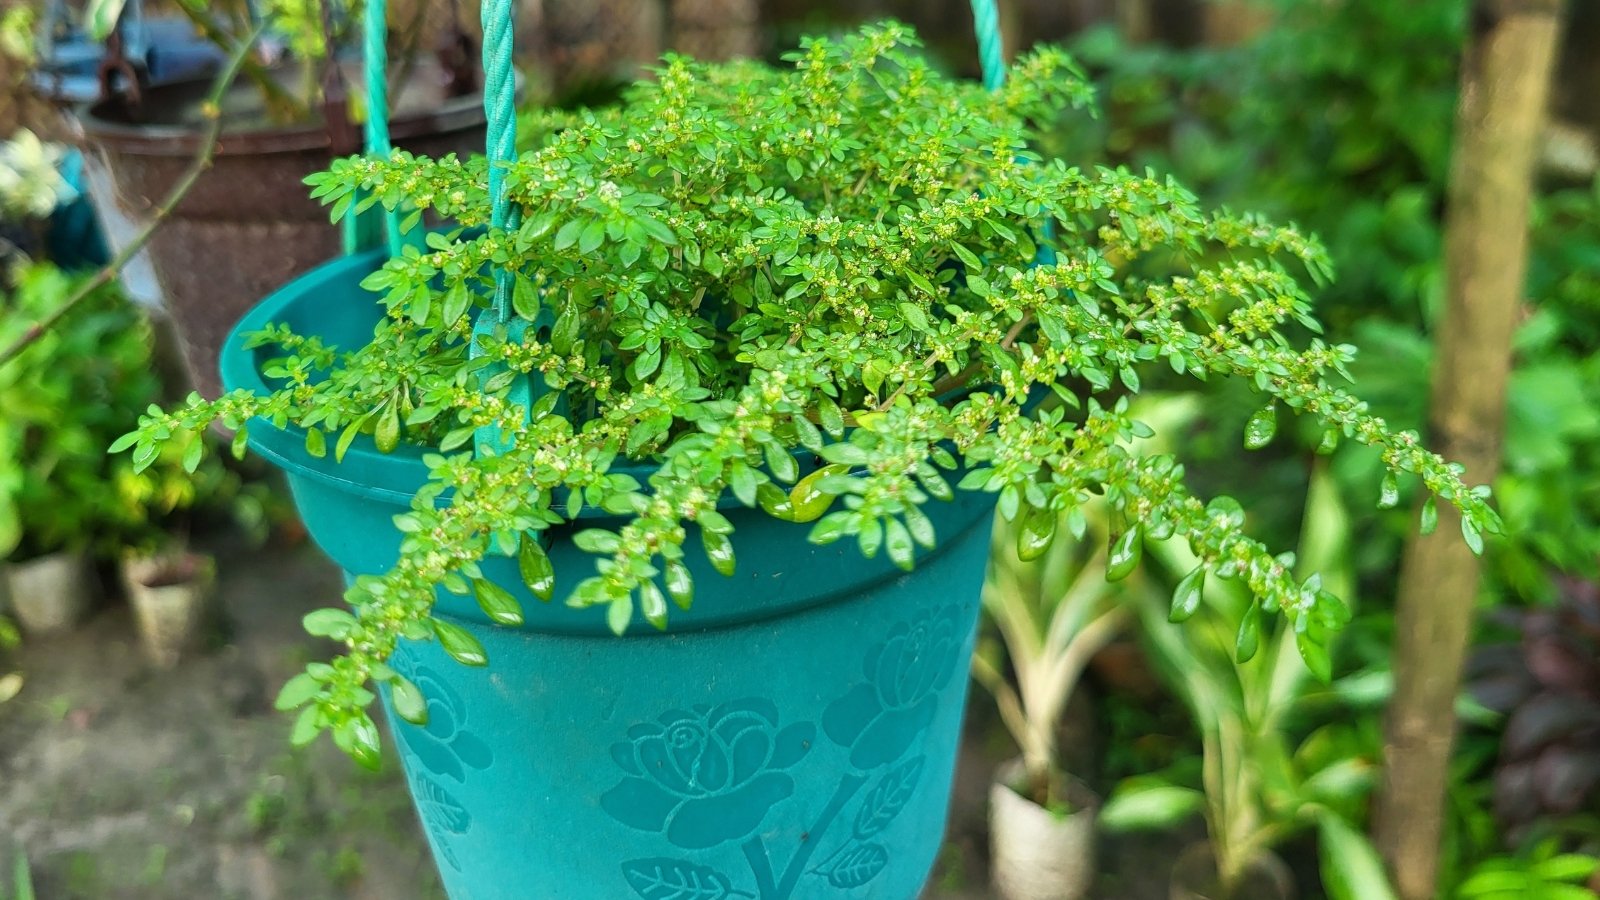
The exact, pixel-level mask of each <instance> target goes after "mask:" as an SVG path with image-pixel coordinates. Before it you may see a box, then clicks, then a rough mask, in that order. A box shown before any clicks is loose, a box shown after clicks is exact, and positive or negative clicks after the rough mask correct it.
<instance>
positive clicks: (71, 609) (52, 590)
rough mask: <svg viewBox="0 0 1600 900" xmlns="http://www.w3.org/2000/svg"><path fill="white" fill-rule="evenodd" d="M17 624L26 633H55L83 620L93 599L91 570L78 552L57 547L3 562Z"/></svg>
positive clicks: (93, 585)
mask: <svg viewBox="0 0 1600 900" xmlns="http://www.w3.org/2000/svg"><path fill="white" fill-rule="evenodd" d="M5 578H6V587H7V589H8V590H9V591H10V594H11V611H12V612H14V613H15V614H16V617H17V624H18V625H21V626H22V630H23V631H26V632H27V633H29V634H36V635H43V634H57V633H60V632H63V631H67V630H69V629H71V628H72V626H74V625H76V624H78V623H79V622H81V621H83V617H84V616H85V615H86V614H87V613H88V612H89V607H90V606H91V605H93V603H94V595H95V583H94V574H93V572H91V571H90V569H89V561H88V559H87V558H86V557H84V555H83V554H81V553H74V552H71V551H60V552H57V553H49V554H46V555H44V556H40V557H37V558H35V559H31V560H28V561H27V562H13V563H6V564H5Z"/></svg>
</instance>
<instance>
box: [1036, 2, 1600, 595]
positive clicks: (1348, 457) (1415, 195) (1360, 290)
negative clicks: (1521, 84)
mask: <svg viewBox="0 0 1600 900" xmlns="http://www.w3.org/2000/svg"><path fill="white" fill-rule="evenodd" d="M1264 2H1270V5H1271V6H1272V7H1273V9H1274V13H1275V17H1276V18H1275V24H1274V25H1273V26H1272V27H1270V28H1268V29H1266V30H1265V31H1263V32H1262V34H1261V35H1260V36H1259V37H1258V38H1256V39H1255V40H1253V41H1252V42H1250V43H1247V44H1245V45H1243V46H1240V47H1235V48H1224V49H1218V48H1197V49H1192V50H1173V49H1168V48H1161V47H1153V46H1137V45H1130V44H1128V43H1126V42H1124V41H1123V40H1122V39H1121V38H1120V37H1119V36H1118V35H1117V34H1116V33H1115V32H1114V31H1111V30H1095V31H1091V32H1087V33H1085V34H1084V35H1083V36H1081V37H1080V39H1079V40H1078V42H1077V44H1076V46H1075V47H1074V49H1075V51H1076V52H1077V54H1078V55H1079V57H1080V59H1082V60H1083V61H1084V62H1085V64H1086V65H1088V66H1089V67H1090V68H1091V69H1092V70H1094V71H1095V73H1096V76H1097V79H1096V80H1097V81H1098V82H1099V83H1100V84H1101V85H1103V98H1104V106H1105V109H1106V115H1105V117H1104V118H1103V119H1102V120H1101V122H1100V123H1099V124H1098V126H1097V127H1096V128H1093V129H1090V130H1087V131H1086V130H1084V129H1082V128H1081V127H1078V128H1074V129H1073V130H1072V131H1070V132H1069V131H1065V130H1064V131H1062V132H1060V133H1058V134H1057V135H1055V136H1054V140H1055V142H1056V146H1055V147H1054V148H1053V149H1055V150H1056V151H1058V152H1061V153H1063V154H1065V155H1066V156H1067V158H1069V159H1078V158H1101V159H1103V158H1106V157H1107V156H1110V157H1111V158H1113V159H1116V160H1118V161H1121V162H1125V163H1128V164H1130V165H1134V166H1144V165H1152V166H1155V167H1157V168H1160V169H1163V170H1167V171H1174V172H1176V173H1177V174H1178V176H1179V177H1180V178H1182V179H1183V180H1185V182H1186V183H1189V184H1190V185H1192V186H1195V187H1196V188H1197V189H1198V190H1199V193H1200V194H1201V195H1202V196H1203V197H1206V198H1207V200H1209V201H1211V202H1217V203H1224V204H1227V205H1230V206H1236V207H1240V208H1250V209H1261V210H1265V211H1267V212H1268V213H1270V214H1271V215H1272V216H1274V217H1275V218H1278V219H1280V220H1289V221H1293V222H1296V223H1298V224H1299V225H1301V226H1303V227H1305V228H1306V229H1307V230H1308V231H1311V232H1314V233H1316V234H1318V235H1320V236H1321V237H1322V238H1323V239H1324V240H1325V241H1326V243H1327V245H1328V249H1329V254H1330V256H1331V257H1332V259H1333V261H1334V266H1335V269H1336V270H1337V272H1338V278H1337V279H1335V281H1334V282H1333V284H1332V285H1330V286H1327V287H1325V288H1323V289H1322V291H1321V292H1320V295H1319V297H1318V298H1317V304H1318V308H1319V310H1320V311H1321V312H1322V314H1323V316H1324V317H1325V321H1327V322H1328V323H1330V326H1331V327H1332V328H1333V329H1334V330H1335V332H1336V333H1345V334H1349V335H1352V336H1353V339H1354V342H1355V343H1356V344H1357V345H1358V346H1361V347H1362V348H1363V353H1362V355H1361V356H1360V357H1358V358H1357V360H1356V363H1355V365H1353V366H1352V371H1353V372H1354V374H1355V377H1356V380H1357V382H1358V383H1360V384H1361V385H1362V386H1363V388H1364V389H1365V392H1366V393H1367V397H1368V399H1369V400H1370V401H1371V404H1372V407H1373V410H1374V411H1375V412H1377V413H1378V414H1380V415H1382V416H1384V417H1385V418H1386V419H1388V420H1389V421H1390V422H1391V423H1393V424H1396V425H1398V426H1401V427H1406V428H1422V427H1424V426H1425V425H1426V414H1427V411H1426V409H1425V403H1426V397H1427V396H1428V379H1429V374H1430V366H1431V362H1432V358H1431V343H1430V341H1431V329H1432V323H1433V320H1434V313H1435V311H1436V310H1437V309H1438V307H1439V304H1440V302H1441V294H1442V290H1443V281H1442V271H1441V268H1440V261H1441V256H1442V249H1443V240H1442V229H1443V213H1444V198H1445V190H1446V185H1447V180H1448V174H1449V156H1450V142H1451V134H1452V128H1453V124H1454V109H1455V103H1456V96H1457V84H1456V80H1457V76H1458V67H1459V62H1460V58H1459V50H1460V47H1461V45H1462V41H1463V38H1464V36H1465V30H1466V24H1465V16H1466V9H1467V4H1465V3H1461V2H1458V0H1418V2H1413V3H1405V4H1395V3H1387V2H1384V0H1338V2H1323V0H1264ZM1535 223H1536V224H1535V231H1534V234H1533V249H1532V259H1531V263H1530V273H1529V285H1528V287H1529V290H1528V297H1529V300H1530V304H1529V309H1528V314H1527V317H1526V320H1525V324H1524V325H1523V327H1522V329H1521V331H1520V333H1519V335H1518V343H1517V348H1518V354H1519V356H1518V369H1517V371H1516V373H1515V375H1514V377H1513V382H1512V388H1511V397H1510V415H1509V419H1508V434H1507V438H1508V440H1507V444H1506V448H1505V454H1506V459H1505V471H1504V473H1503V474H1502V476H1501V477H1500V479H1499V481H1498V483H1497V484H1496V486H1495V487H1496V495H1497V497H1498V498H1499V499H1500V503H1501V504H1502V512H1503V514H1504V515H1505V519H1506V525H1507V534H1508V537H1507V538H1506V539H1503V540H1501V541H1497V542H1496V543H1495V546H1494V547H1493V548H1492V550H1491V551H1490V553H1489V555H1488V559H1489V565H1488V575H1489V578H1490V581H1489V583H1488V589H1489V590H1490V591H1491V592H1492V594H1493V595H1495V596H1501V597H1504V598H1506V599H1508V600H1516V601H1518V602H1546V601H1549V600H1550V599H1551V598H1552V597H1553V588H1552V580H1551V578H1552V575H1553V574H1554V573H1555V572H1570V573H1575V574H1579V575H1586V576H1593V575H1595V574H1597V573H1596V565H1595V561H1596V559H1597V558H1600V364H1597V363H1596V362H1595V360H1594V357H1595V356H1596V352H1597V351H1600V324H1597V323H1600V316H1597V313H1600V274H1597V273H1600V183H1597V184H1595V185H1593V186H1588V185H1584V186H1570V185H1569V186H1559V185H1557V186H1547V188H1546V190H1545V192H1544V194H1543V195H1542V196H1541V197H1540V199H1539V206H1538V209H1537V210H1536V217H1535ZM1211 390H1213V391H1214V392H1215V396H1214V399H1213V404H1212V405H1211V407H1209V408H1210V409H1211V410H1212V411H1213V415H1214V421H1213V422H1212V424H1213V425H1214V426H1215V427H1214V428H1212V429H1209V430H1208V431H1207V432H1205V433H1203V434H1201V435H1200V436H1198V437H1196V438H1195V440H1194V444H1195V446H1193V447H1191V448H1189V452H1190V454H1191V457H1195V456H1198V457H1199V458H1201V459H1204V458H1206V457H1207V456H1210V458H1212V459H1213V460H1214V462H1215V465H1213V466H1212V467H1211V469H1212V470H1213V473H1212V474H1213V475H1216V476H1218V477H1221V476H1222V475H1223V474H1224V473H1226V472H1227V471H1228V468H1229V464H1230V463H1231V461H1232V460H1233V458H1234V447H1233V440H1232V438H1231V435H1233V434H1237V433H1238V429H1239V428H1240V427H1241V426H1242V425H1243V423H1244V422H1245V421H1246V420H1247V419H1248V417H1249V416H1250V415H1251V414H1252V413H1253V412H1254V410H1255V404H1254V403H1253V402H1252V401H1251V399H1250V397H1249V395H1248V393H1247V392H1240V391H1235V390H1233V389H1232V388H1231V386H1217V387H1214V388H1211ZM1319 437H1320V435H1317V434H1312V433H1310V432H1304V433H1302V434H1301V438H1302V440H1300V442H1299V444H1298V447H1299V450H1300V451H1309V450H1310V449H1311V448H1313V447H1315V446H1316V444H1317V441H1318V439H1319ZM1284 449H1285V451H1286V452H1285V453H1283V454H1280V457H1279V465H1277V466H1275V467H1273V468H1272V469H1270V470H1264V471H1257V472H1253V473H1252V475H1251V478H1250V482H1251V484H1253V485H1254V486H1255V489H1256V490H1257V491H1258V492H1259V494H1258V495H1257V496H1263V495H1272V496H1300V495H1302V494H1303V491H1304V483H1305V478H1306V467H1305V466H1304V464H1303V462H1302V461H1301V460H1302V454H1301V453H1298V452H1295V447H1294V445H1290V444H1285V445H1284ZM1199 468H1204V467H1199ZM1333 471H1334V473H1335V475H1336V476H1337V477H1338V480H1339V482H1340V483H1341V484H1342V485H1345V486H1347V489H1349V488H1350V486H1355V485H1360V484H1370V483H1371V479H1372V478H1374V477H1377V476H1376V473H1375V472H1373V471H1372V469H1371V465H1370V464H1369V462H1368V461H1367V460H1364V459H1358V458H1356V456H1355V455H1353V454H1339V455H1337V456H1336V457H1335V459H1334V462H1333ZM1196 477H1197V478H1200V479H1202V480H1203V479H1204V478H1205V474H1204V473H1203V472H1202V471H1197V472H1196ZM1218 487H1219V488H1220V489H1226V490H1232V491H1234V492H1236V493H1244V494H1249V493H1250V485H1238V484H1234V483H1232V482H1227V483H1225V484H1223V485H1220V486H1218ZM1362 490H1364V488H1363V489H1362ZM1350 499H1351V500H1352V501H1355V500H1364V499H1365V498H1358V497H1355V496H1352V497H1350ZM1407 499H1409V498H1407ZM1295 506H1296V504H1292V503H1291V504H1279V506H1278V508H1277V509H1276V510H1271V508H1270V507H1262V506H1258V507H1257V508H1258V509H1262V510H1263V511H1264V513H1266V514H1264V515H1262V516H1260V517H1259V518H1258V520H1257V523H1256V524H1257V527H1259V528H1260V529H1261V533H1272V534H1279V535H1285V534H1292V533H1293V531H1294V529H1295V528H1296V527H1298V518H1299V515H1300V510H1299V509H1298V508H1295ZM1352 506H1353V508H1354V509H1355V510H1357V515H1358V516H1359V517H1361V518H1360V519H1359V520H1358V523H1357V528H1358V529H1359V530H1360V531H1361V533H1363V534H1365V535H1371V536H1372V538H1371V539H1369V540H1364V541H1363V542H1362V543H1361V545H1360V546H1359V547H1358V548H1357V550H1356V559H1355V562H1356V565H1357V569H1358V571H1359V572H1360V573H1361V574H1362V575H1363V576H1364V580H1365V581H1366V582H1367V583H1369V584H1377V583H1384V584H1387V583H1391V581H1392V579H1391V578H1390V575H1391V567H1392V566H1393V565H1394V562H1395V560H1397V559H1398V558H1399V543H1400V541H1401V540H1402V539H1403V536H1404V534H1405V533H1406V529H1407V526H1408V522H1407V519H1406V516H1405V515H1404V514H1403V513H1398V512H1397V513H1383V512H1370V511H1368V510H1369V508H1370V504H1368V503H1365V502H1353V503H1352ZM1406 508H1408V504H1406V503H1402V504H1401V506H1400V509H1401V510H1404V509H1406ZM1269 510H1270V511H1269ZM1379 523H1382V524H1383V526H1385V527H1377V526H1378V525H1379ZM1380 599H1381V598H1380Z"/></svg>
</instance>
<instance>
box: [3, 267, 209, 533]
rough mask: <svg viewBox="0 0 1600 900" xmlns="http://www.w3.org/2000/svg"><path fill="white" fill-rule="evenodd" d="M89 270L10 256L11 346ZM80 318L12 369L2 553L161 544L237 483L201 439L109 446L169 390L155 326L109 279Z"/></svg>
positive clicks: (6, 379)
mask: <svg viewBox="0 0 1600 900" xmlns="http://www.w3.org/2000/svg"><path fill="white" fill-rule="evenodd" d="M83 277H87V276H77V275H72V274H69V273H66V272H63V271H62V270H60V269H58V268H56V267H55V266H53V265H51V264H49V263H44V262H26V263H24V262H18V263H15V264H9V265H7V266H6V268H5V271H4V273H3V275H0V280H3V281H0V283H3V288H4V290H3V291H0V345H3V344H6V343H9V342H10V341H12V340H14V339H16V338H17V337H18V336H20V335H21V334H23V333H24V332H25V330H26V328H27V327H28V326H29V325H30V324H31V323H33V322H35V321H37V320H39V319H41V318H43V317H45V316H46V315H48V314H49V313H51V312H54V311H55V309H56V308H57V307H58V306H59V305H60V304H61V303H62V301H63V300H64V299H65V298H66V297H67V296H68V295H70V294H71V293H72V291H73V289H74V288H75V287H76V286H77V285H78V284H79V281H80V279H81V278H83ZM73 315H74V317H73V318H72V319H71V324H72V327H70V328H61V329H56V330H52V331H49V332H47V333H45V335H44V336H43V337H42V338H40V340H38V341H37V342H36V343H34V344H33V345H32V346H30V347H28V348H27V349H26V350H25V351H23V353H22V354H21V355H19V356H18V357H17V358H16V359H14V360H12V361H11V362H9V363H7V364H6V365H4V366H0V409H3V410H4V411H5V414H4V415H3V416H0V559H4V558H6V557H11V558H14V559H28V558H31V557H34V556H38V555H42V554H46V553H52V552H55V551H58V550H85V549H87V550H92V551H94V552H96V553H97V554H100V555H103V556H107V557H113V556H115V555H117V554H118V553H119V552H120V551H122V550H123V549H124V548H127V547H135V548H138V549H141V550H149V549H151V548H152V547H153V546H154V544H155V543H157V542H159V540H160V537H161V527H160V525H161V521H162V520H163V519H165V518H167V517H169V516H171V515H172V514H174V513H176V512H179V511H182V510H186V509H188V508H190V507H192V506H194V505H195V504H197V503H200V502H203V501H211V500H216V499H220V498H223V497H224V496H225V495H227V494H230V493H231V492H232V491H234V490H235V489H236V485H235V484H234V481H235V480H236V479H234V478H233V476H232V475H231V473H229V472H228V471H227V470H226V469H225V468H224V467H223V466H222V465H221V464H220V462H219V461H217V460H210V461H203V460H202V458H201V449H202V448H201V442H200V441H199V440H198V439H197V437H195V436H184V437H183V438H182V439H179V440H174V441H171V442H168V443H167V444H165V445H163V446H162V447H160V448H156V447H153V446H152V447H151V448H150V451H148V455H141V456H140V457H139V458H138V459H137V460H135V461H130V460H128V459H126V458H120V459H118V458H110V457H107V456H106V454H105V452H104V448H105V445H106V443H107V442H108V441H110V440H112V439H114V438H115V437H116V436H117V435H118V434H119V433H121V432H122V431H123V430H125V429H127V428H128V427H129V426H130V425H132V424H133V423H134V422H136V421H137V420H138V419H139V414H140V411H141V410H143V409H144V408H145V407H146V406H148V405H149V404H150V403H151V401H153V400H155V399H157V398H158V397H159V396H160V383H159V381H158V379H157V377H156V374H155V371H154V369H153V366H152V361H151V354H150V334H149V325H148V323H147V322H146V321H145V319H144V317H143V316H141V315H140V314H139V312H138V311H137V310H136V309H134V308H133V307H132V305H131V304H129V303H128V301H127V300H125V299H124V298H122V297H121V296H119V295H118V294H117V292H116V291H115V290H112V289H109V288H104V289H99V290H97V291H96V292H95V293H94V294H92V295H91V296H90V297H89V299H88V300H87V301H85V303H84V306H83V307H82V308H80V309H78V310H76V311H74V314H73ZM180 462H181V463H183V464H184V465H187V466H188V467H189V468H190V470H191V471H192V472H194V474H193V475H190V474H186V473H185V472H184V470H183V468H182V467H181V466H180ZM202 465H203V468H202Z"/></svg>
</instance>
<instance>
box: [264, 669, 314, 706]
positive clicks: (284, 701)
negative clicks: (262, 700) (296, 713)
mask: <svg viewBox="0 0 1600 900" xmlns="http://www.w3.org/2000/svg"><path fill="white" fill-rule="evenodd" d="M321 690H322V682H320V681H318V680H317V679H315V678H313V677H312V676H311V675H310V673H308V672H301V673H300V674H299V675H296V676H294V677H293V678H291V679H289V680H288V681H287V682H285V683H284V685H283V689H282V690H280V691H278V699H277V700H276V701H274V702H273V704H272V705H273V707H274V708H276V709H278V710H279V711H281V712H287V711H288V710H291V709H299V708H300V707H302V706H304V705H306V704H307V703H310V702H311V698H313V697H315V696H316V695H317V694H318V693H319V692H321Z"/></svg>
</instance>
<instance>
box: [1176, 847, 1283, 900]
mask: <svg viewBox="0 0 1600 900" xmlns="http://www.w3.org/2000/svg"><path fill="white" fill-rule="evenodd" d="M1168 896H1169V897H1170V898H1171V900H1294V896H1295V890H1294V875H1293V874H1292V873H1291V872H1290V871H1289V867H1288V865H1286V864H1285V863H1284V861H1283V860H1282V859H1279V858H1278V855H1277V854H1275V853H1273V852H1272V851H1270V850H1266V851H1262V852H1261V853H1258V854H1257V855H1256V856H1254V857H1252V858H1251V859H1250V861H1249V862H1247V863H1245V867H1244V874H1243V876H1242V877H1241V878H1240V879H1239V883H1238V884H1237V885H1235V886H1234V889H1233V892H1232V893H1229V892H1227V891H1225V890H1223V888H1222V884H1221V881H1220V879H1219V878H1218V875H1217V856H1216V851H1215V850H1214V849H1213V848H1212V846H1211V844H1210V842H1208V841H1201V842H1200V843H1198V844H1190V845H1189V846H1188V848H1186V849H1185V850H1184V851H1183V852H1182V853H1180V854H1178V861H1177V862H1176V863H1174V864H1173V866H1172V886H1171V888H1170V889H1169V892H1168Z"/></svg>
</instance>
